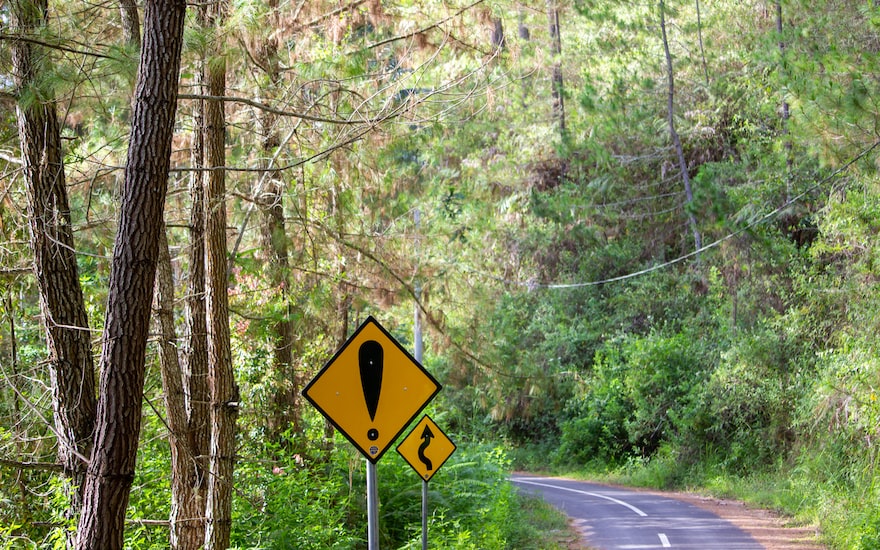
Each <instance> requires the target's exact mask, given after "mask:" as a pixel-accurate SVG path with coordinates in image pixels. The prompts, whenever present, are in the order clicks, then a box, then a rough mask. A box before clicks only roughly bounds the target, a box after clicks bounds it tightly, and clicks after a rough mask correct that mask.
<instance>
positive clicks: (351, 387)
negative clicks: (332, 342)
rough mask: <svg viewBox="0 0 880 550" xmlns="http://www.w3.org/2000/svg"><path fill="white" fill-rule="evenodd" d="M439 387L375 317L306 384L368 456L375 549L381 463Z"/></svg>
mask: <svg viewBox="0 0 880 550" xmlns="http://www.w3.org/2000/svg"><path fill="white" fill-rule="evenodd" d="M418 353H419V355H421V350H419V351H418ZM439 391H440V384H439V383H438V382H437V380H435V379H434V377H433V376H431V374H430V373H429V372H428V371H426V370H425V369H424V367H422V365H421V364H420V363H419V361H417V360H416V359H415V358H413V357H412V356H411V355H410V354H409V352H407V351H406V350H405V349H403V347H402V346H401V345H400V344H399V343H398V342H397V340H395V339H394V338H393V337H392V336H391V334H390V333H389V332H388V331H387V330H385V329H384V328H383V327H382V325H380V324H379V323H378V322H377V321H376V320H375V319H374V318H373V317H372V316H370V317H368V318H367V320H366V321H364V323H363V324H362V325H361V326H360V327H359V328H358V329H357V330H356V331H355V333H354V334H353V335H352V336H351V338H349V339H348V340H347V341H346V342H345V344H343V345H342V347H341V348H340V349H339V350H338V351H337V352H336V355H334V356H333V358H332V359H330V360H329V361H328V362H327V364H325V365H324V368H323V369H321V371H320V372H319V373H318V374H317V375H316V376H315V377H314V378H313V379H312V381H311V382H309V384H308V385H307V386H306V387H305V389H303V392H302V394H303V396H305V398H306V399H307V400H308V401H309V402H310V403H311V404H312V405H314V406H315V408H316V409H318V411H319V412H320V413H321V414H323V415H324V416H325V417H326V418H327V419H328V420H330V422H331V423H332V424H333V425H334V426H335V427H336V429H337V430H339V431H340V432H341V433H342V435H344V436H345V437H346V438H348V440H349V441H351V443H352V444H353V445H354V446H355V447H356V448H357V449H358V450H359V451H360V452H361V454H362V455H364V458H366V459H367V539H368V544H369V550H379V490H378V484H377V480H376V462H378V461H379V459H380V458H382V455H383V454H385V451H386V450H388V448H389V447H390V446H391V444H392V443H394V440H395V439H397V437H398V436H399V435H400V434H402V433H403V430H405V429H406V427H407V425H408V424H409V423H410V422H412V421H413V419H415V417H416V416H417V415H418V414H419V413H420V412H421V411H422V409H424V408H425V406H426V405H427V404H428V402H429V401H430V400H431V399H433V398H434V396H436V395H437V393H438V392H439Z"/></svg>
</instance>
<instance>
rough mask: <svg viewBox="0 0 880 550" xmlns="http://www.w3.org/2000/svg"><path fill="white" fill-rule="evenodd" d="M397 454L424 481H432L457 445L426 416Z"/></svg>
mask: <svg viewBox="0 0 880 550" xmlns="http://www.w3.org/2000/svg"><path fill="white" fill-rule="evenodd" d="M397 452H398V453H400V456H402V457H403V459H404V460H406V461H407V463H409V465H410V466H412V468H413V470H415V471H416V473H417V474H419V476H421V478H422V479H424V480H425V481H430V480H431V478H432V477H433V476H434V474H435V473H436V472H437V470H439V469H440V467H441V466H443V464H444V463H446V460H447V459H448V458H449V457H450V456H452V453H454V452H455V443H453V442H452V440H451V439H449V437H447V436H446V434H445V433H443V430H441V429H440V428H439V427H438V426H437V424H436V423H435V422H434V421H433V420H431V417H429V416H428V415H425V416H423V417H422V419H421V420H420V421H419V423H418V424H416V427H415V428H413V430H412V431H411V432H410V433H409V435H407V436H406V437H405V438H404V440H403V441H402V442H401V443H400V445H398V446H397Z"/></svg>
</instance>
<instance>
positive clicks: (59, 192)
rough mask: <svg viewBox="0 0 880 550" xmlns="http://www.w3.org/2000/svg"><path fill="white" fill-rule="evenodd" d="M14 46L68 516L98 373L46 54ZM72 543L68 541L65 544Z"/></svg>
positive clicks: (29, 17) (42, 7)
mask: <svg viewBox="0 0 880 550" xmlns="http://www.w3.org/2000/svg"><path fill="white" fill-rule="evenodd" d="M47 10H48V5H47V1H46V0H37V1H29V0H19V1H16V2H13V4H12V16H13V19H12V27H13V29H15V30H16V31H17V32H19V33H22V34H31V33H35V32H36V31H37V30H38V29H39V28H40V27H44V26H45V25H46V24H47ZM37 50H41V48H38V47H37V46H35V45H34V44H32V43H30V42H26V41H17V40H16V41H13V42H12V64H13V76H14V79H15V84H16V87H17V89H18V95H19V102H18V104H17V107H16V115H17V120H18V133H19V137H20V140H21V156H22V165H23V168H24V174H25V181H26V187H27V198H28V201H27V203H28V204H27V209H28V222H29V229H30V243H31V248H32V250H33V252H34V263H33V270H34V275H35V276H36V280H37V287H38V288H39V294H40V309H41V311H42V314H43V324H44V328H45V332H46V344H47V346H48V350H49V361H48V364H49V377H50V380H51V386H52V392H53V399H52V405H53V410H54V424H55V426H54V431H55V434H56V436H57V439H58V461H59V463H60V464H61V465H62V466H63V468H64V472H65V475H66V477H67V479H68V494H69V497H70V500H71V508H70V511H69V512H70V515H71V517H72V516H74V515H75V514H76V513H77V512H78V511H79V508H80V506H81V504H82V490H81V487H82V486H83V481H84V479H85V472H86V464H87V457H88V455H89V453H90V449H91V440H92V432H93V429H94V422H95V408H96V397H95V378H94V376H95V373H94V363H93V359H92V350H91V342H90V334H89V327H88V317H87V314H86V308H85V301H84V299H83V293H82V288H81V287H80V283H79V273H78V269H77V265H76V255H75V253H74V246H73V231H72V227H71V217H70V205H69V202H68V197H67V185H66V181H65V176H64V163H63V158H64V155H63V153H62V148H61V131H60V128H59V123H58V114H57V111H56V108H55V101H54V98H53V97H51V96H50V94H51V92H50V91H49V90H47V89H41V87H40V83H39V75H40V73H41V71H45V70H46V67H45V65H46V62H45V61H42V60H45V59H47V56H46V53H45V52H43V51H37ZM70 543H71V544H72V540H71V541H70Z"/></svg>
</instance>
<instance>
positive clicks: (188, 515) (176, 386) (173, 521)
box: [155, 228, 205, 550]
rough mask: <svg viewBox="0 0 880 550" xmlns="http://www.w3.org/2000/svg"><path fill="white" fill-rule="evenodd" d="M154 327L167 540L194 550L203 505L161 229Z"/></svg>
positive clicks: (173, 545)
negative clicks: (164, 436)
mask: <svg viewBox="0 0 880 550" xmlns="http://www.w3.org/2000/svg"><path fill="white" fill-rule="evenodd" d="M155 311H156V328H157V332H158V334H159V363H160V365H161V370H162V394H163V395H164V398H165V410H166V420H167V422H168V428H169V430H170V432H171V433H170V434H169V437H168V444H169V446H170V448H171V515H170V518H169V522H170V529H171V531H170V534H171V536H170V540H171V548H172V549H173V550H197V549H198V548H200V547H201V545H202V542H203V540H204V534H203V533H204V531H203V530H201V529H199V525H200V524H203V523H204V522H203V521H202V516H203V514H204V511H205V507H204V503H203V502H200V500H199V499H198V498H197V496H196V494H195V490H196V487H197V486H198V477H199V473H198V472H197V470H196V461H195V456H196V454H195V451H194V450H193V448H192V445H191V442H192V438H191V436H190V433H189V418H188V415H187V411H186V396H185V393H184V386H183V374H182V372H181V366H180V356H179V354H178V351H177V350H178V346H177V331H176V330H175V328H174V279H173V276H172V270H171V254H170V252H169V250H168V238H167V236H166V234H165V229H164V228H163V230H162V231H161V232H160V233H159V263H158V265H157V267H156V301H155Z"/></svg>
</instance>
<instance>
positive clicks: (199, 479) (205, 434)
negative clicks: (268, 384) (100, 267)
mask: <svg viewBox="0 0 880 550" xmlns="http://www.w3.org/2000/svg"><path fill="white" fill-rule="evenodd" d="M196 10H197V12H196V19H197V20H198V25H199V29H200V30H203V29H204V27H205V21H206V19H207V15H206V5H205V4H201V5H199V6H198V7H197V8H196ZM205 65H206V63H205V59H204V53H203V52H202V59H201V61H200V63H199V67H198V72H197V74H196V79H197V81H196V85H197V86H198V87H199V90H198V92H199V93H200V94H204V92H205V90H204V89H203V88H204V81H205V74H204V67H205ZM204 114H205V102H204V101H203V100H197V101H196V102H195V104H194V107H193V132H192V136H193V144H192V165H193V168H195V170H193V172H192V173H191V175H190V181H189V188H190V195H191V201H192V204H191V207H190V222H189V242H190V248H189V254H188V259H189V270H188V273H189V279H188V281H187V292H186V326H187V333H188V334H187V338H186V346H185V350H186V353H185V354H184V360H185V364H184V380H183V382H184V394H185V397H186V412H187V422H188V426H187V429H188V433H189V437H190V447H191V448H192V451H193V460H194V461H195V474H196V476H195V479H193V480H192V483H193V487H192V490H193V498H195V503H193V506H194V507H197V509H198V511H199V515H198V517H199V518H200V520H199V521H189V522H187V523H185V524H180V531H179V533H177V534H178V535H179V537H178V545H179V548H180V549H181V550H183V549H196V548H200V547H201V546H202V545H203V544H204V543H205V521H204V518H205V507H206V502H207V493H208V482H207V472H208V451H209V449H210V446H211V405H210V402H211V390H210V387H209V386H208V317H207V312H206V305H205V291H206V290H205V188H204V185H205V178H204V172H203V171H202V170H201V169H202V168H204V166H205V139H204V131H205V128H204V124H205V120H204V118H205V117H204ZM172 535H174V533H173V532H172ZM172 542H173V536H172Z"/></svg>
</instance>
